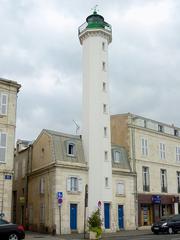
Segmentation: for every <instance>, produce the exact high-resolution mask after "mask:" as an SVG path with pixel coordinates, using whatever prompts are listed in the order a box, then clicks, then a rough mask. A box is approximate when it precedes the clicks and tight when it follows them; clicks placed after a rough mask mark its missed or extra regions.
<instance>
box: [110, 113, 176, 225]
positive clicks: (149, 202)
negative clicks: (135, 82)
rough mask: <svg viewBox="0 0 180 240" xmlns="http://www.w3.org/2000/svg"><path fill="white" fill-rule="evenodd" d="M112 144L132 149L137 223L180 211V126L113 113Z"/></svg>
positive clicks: (131, 157) (150, 221)
mask: <svg viewBox="0 0 180 240" xmlns="http://www.w3.org/2000/svg"><path fill="white" fill-rule="evenodd" d="M111 133H112V143H113V144H118V145H121V146H123V147H124V148H125V149H126V150H127V152H128V158H129V162H130V165H131V168H132V171H133V172H134V173H135V174H136V176H137V177H136V179H135V189H134V193H135V196H136V203H137V204H136V224H137V226H149V225H151V224H152V222H153V221H156V220H158V219H159V218H160V217H161V216H164V215H169V214H172V213H178V212H179V196H180V195H179V194H180V129H179V128H177V127H175V126H174V125H168V124H165V123H161V122H158V121H155V120H151V119H148V118H144V117H141V116H137V115H134V114H130V113H127V114H118V115H113V116H111Z"/></svg>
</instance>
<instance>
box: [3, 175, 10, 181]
mask: <svg viewBox="0 0 180 240" xmlns="http://www.w3.org/2000/svg"><path fill="white" fill-rule="evenodd" d="M4 178H5V179H6V180H11V178H12V176H11V175H5V176H4Z"/></svg>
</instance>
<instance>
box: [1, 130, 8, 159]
mask: <svg viewBox="0 0 180 240" xmlns="http://www.w3.org/2000/svg"><path fill="white" fill-rule="evenodd" d="M6 142H7V134H6V133H3V132H0V162H5V161H6V145H7V143H6Z"/></svg>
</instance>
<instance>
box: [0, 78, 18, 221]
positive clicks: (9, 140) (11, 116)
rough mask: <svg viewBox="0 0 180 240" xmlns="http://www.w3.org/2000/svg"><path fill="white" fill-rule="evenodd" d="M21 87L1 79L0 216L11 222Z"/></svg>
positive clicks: (13, 82)
mask: <svg viewBox="0 0 180 240" xmlns="http://www.w3.org/2000/svg"><path fill="white" fill-rule="evenodd" d="M20 87H21V85H20V84H18V83H17V82H15V81H12V80H8V79H4V78H0V215H1V217H4V218H6V219H7V220H9V221H10V220H11V199H12V180H13V161H14V144H15V128H16V106H17V93H18V91H19V89H20Z"/></svg>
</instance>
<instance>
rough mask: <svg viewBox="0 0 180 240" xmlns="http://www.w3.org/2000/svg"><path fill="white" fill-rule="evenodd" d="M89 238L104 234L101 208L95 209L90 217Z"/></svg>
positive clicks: (96, 237)
mask: <svg viewBox="0 0 180 240" xmlns="http://www.w3.org/2000/svg"><path fill="white" fill-rule="evenodd" d="M88 226H89V238H90V239H100V238H101V234H102V220H101V215H100V210H99V209H97V210H96V211H94V212H93V213H92V214H91V216H90V217H89V218H88Z"/></svg>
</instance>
